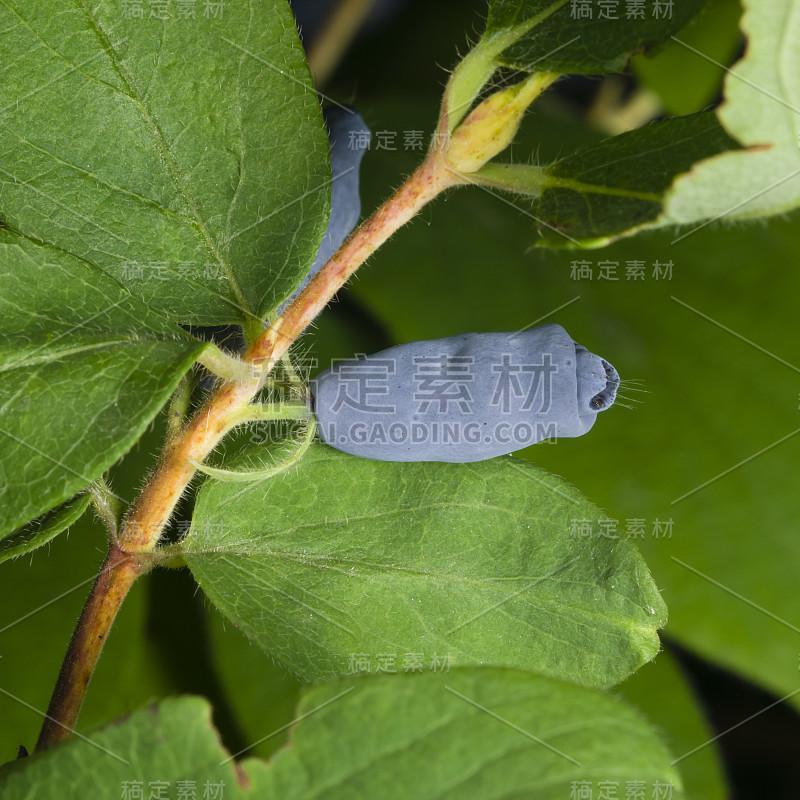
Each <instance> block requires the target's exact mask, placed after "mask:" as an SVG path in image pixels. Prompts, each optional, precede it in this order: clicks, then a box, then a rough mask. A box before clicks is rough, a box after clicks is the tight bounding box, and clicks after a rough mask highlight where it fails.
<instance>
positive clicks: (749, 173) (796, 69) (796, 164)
mask: <svg viewBox="0 0 800 800" xmlns="http://www.w3.org/2000/svg"><path fill="white" fill-rule="evenodd" d="M743 5H744V8H745V12H744V15H743V16H742V22H741V25H742V30H743V31H744V33H745V34H746V36H747V51H746V53H745V55H744V57H743V58H742V60H741V61H739V62H738V63H736V64H734V66H733V68H732V70H731V71H730V72H729V73H728V75H727V76H726V78H725V89H724V95H725V100H724V102H723V103H722V104H721V105H720V107H719V108H718V109H717V114H718V116H719V119H720V121H721V123H722V125H723V126H724V128H725V129H726V130H727V131H728V133H729V134H731V136H733V137H735V138H736V139H738V140H739V141H740V142H741V143H742V144H743V145H745V146H747V147H748V148H749V149H747V150H742V151H739V152H733V153H724V154H722V155H719V156H715V157H712V158H710V159H708V160H706V161H704V162H702V163H700V164H697V165H695V167H694V168H693V169H692V171H691V173H689V174H688V175H685V176H683V177H682V178H680V179H679V180H678V181H676V183H675V186H674V187H673V188H672V190H671V191H670V192H669V194H668V196H667V204H666V210H665V213H664V219H665V221H667V222H672V223H692V222H695V221H698V220H703V219H719V218H721V217H724V218H725V219H747V218H753V217H765V216H772V215H775V214H781V213H784V212H786V211H789V210H791V209H793V208H796V207H797V206H798V205H800V152H798V142H800V83H798V81H797V80H796V77H795V76H797V75H798V74H800V8H798V6H797V4H796V3H794V2H792V0H764V2H761V0H759V2H758V4H756V3H754V2H752V1H748V0H745V2H743Z"/></svg>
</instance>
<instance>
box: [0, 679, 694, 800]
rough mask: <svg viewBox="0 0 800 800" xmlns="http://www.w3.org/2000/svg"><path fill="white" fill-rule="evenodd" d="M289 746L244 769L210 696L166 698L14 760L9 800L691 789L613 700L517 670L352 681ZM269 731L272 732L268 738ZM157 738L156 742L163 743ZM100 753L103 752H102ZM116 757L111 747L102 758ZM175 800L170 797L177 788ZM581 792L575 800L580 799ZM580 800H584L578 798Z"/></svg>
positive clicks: (426, 797)
mask: <svg viewBox="0 0 800 800" xmlns="http://www.w3.org/2000/svg"><path fill="white" fill-rule="evenodd" d="M296 719H297V722H296V723H295V726H294V728H293V730H292V734H291V745H290V746H289V747H285V748H283V749H282V750H281V751H280V752H279V753H278V754H277V755H276V756H275V757H274V758H273V760H272V761H271V762H270V763H268V764H267V763H265V762H263V761H259V760H256V759H247V760H245V761H244V762H242V763H241V764H238V765H237V764H236V763H234V762H233V761H232V759H231V758H229V757H228V756H227V754H226V752H225V751H224V750H223V749H222V747H221V745H220V743H219V740H218V739H217V737H216V732H215V731H214V729H213V728H212V726H211V724H210V709H209V706H208V704H207V703H206V702H205V701H203V700H201V699H199V698H181V699H175V700H168V701H165V702H164V703H162V704H160V705H159V706H155V707H150V708H147V709H143V710H141V711H138V712H136V713H135V714H133V715H131V716H130V717H129V718H128V719H127V720H125V721H124V722H122V723H121V724H118V725H114V726H110V727H108V728H105V729H103V730H100V731H97V732H95V733H93V734H91V736H90V741H87V740H76V739H73V740H72V741H70V742H68V743H67V744H65V745H62V746H60V747H57V748H55V749H53V750H50V751H48V752H46V753H44V754H42V755H38V756H35V757H33V758H31V759H29V760H27V761H22V762H16V763H15V764H13V765H9V766H8V767H6V769H5V773H4V774H3V775H1V776H0V786H2V789H3V796H4V798H5V799H6V800H16V798H26V797H31V796H33V795H36V796H40V797H47V796H51V795H52V790H51V789H50V787H51V786H52V783H51V782H52V780H53V776H54V775H57V776H58V789H57V791H58V796H59V797H61V798H65V799H66V800H69V798H84V797H86V796H87V794H89V795H91V796H92V797H97V798H119V797H120V794H121V792H122V791H124V790H125V788H126V787H128V789H130V788H131V787H132V786H135V782H140V783H139V785H140V786H141V787H142V788H143V789H144V790H145V791H147V790H150V787H152V786H153V783H154V782H161V783H162V784H164V788H163V789H162V791H164V792H165V793H166V792H174V791H177V790H178V782H179V781H184V782H185V783H184V787H186V786H187V785H189V786H192V785H193V786H195V787H196V788H197V791H198V796H199V792H200V791H202V787H203V786H205V785H206V783H209V784H212V785H215V786H218V785H219V783H220V782H223V783H224V797H225V798H226V799H227V800H235V798H246V797H250V798H254V800H255V799H256V798H257V799H258V800H301V799H302V798H307V799H308V800H310V798H313V797H325V798H326V800H339V798H347V800H368V799H369V800H371V799H372V798H375V797H382V798H387V800H394V799H395V798H396V800H401V798H408V797H414V798H418V800H434V798H436V800H447V799H448V798H464V800H471V799H472V798H474V800H478V799H479V798H481V799H482V798H486V797H490V796H491V797H531V796H535V797H537V798H543V800H563V799H564V798H567V797H570V793H571V792H574V791H575V790H576V789H579V788H581V787H585V788H589V789H590V790H591V791H592V792H593V793H595V792H599V791H601V790H602V787H603V786H605V787H606V788H605V791H606V792H608V791H609V790H611V789H614V790H615V791H616V792H617V793H618V795H619V796H623V792H626V791H629V789H630V790H633V791H639V792H641V791H644V792H646V794H647V796H648V797H650V796H662V797H663V796H670V797H672V798H673V800H680V798H682V797H683V793H682V791H681V787H680V778H679V776H678V773H677V771H676V770H675V768H674V767H672V766H671V765H670V763H669V761H670V759H669V754H668V753H667V750H666V748H665V747H664V745H663V744H662V743H661V741H660V739H659V737H658V736H657V735H656V734H655V732H654V731H653V729H652V728H651V727H650V726H649V725H648V724H647V722H646V721H645V720H644V719H643V718H642V717H641V716H640V715H639V714H638V713H636V712H634V711H633V710H632V709H630V708H629V707H627V706H625V705H623V704H622V703H620V702H619V701H615V700H614V699H612V698H610V697H608V696H607V695H604V694H601V693H598V692H593V691H590V690H587V689H583V688H580V687H577V686H573V685H570V684H566V683H561V682H558V681H553V680H549V679H547V678H542V677H540V676H536V675H531V674H528V673H523V672H515V671H512V670H496V669H468V670H454V671H453V672H452V673H450V674H448V675H433V674H427V675H402V676H400V675H395V676H380V677H372V678H366V679H361V680H353V679H349V680H346V681H340V682H336V683H332V684H329V685H324V686H319V687H317V688H314V689H312V690H310V691H308V692H307V693H306V694H305V695H304V696H303V698H302V700H301V702H300V705H299V707H298V709H297V718H296ZM269 733H270V732H269V731H267V732H265V735H268V734H269ZM154 744H155V745H156V746H154ZM99 748H102V750H101V749H99ZM103 750H105V752H103ZM166 796H169V795H168V794H167V795H166ZM573 796H576V795H574V794H573ZM577 796H580V795H577Z"/></svg>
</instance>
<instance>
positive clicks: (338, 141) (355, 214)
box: [278, 106, 371, 314]
mask: <svg viewBox="0 0 800 800" xmlns="http://www.w3.org/2000/svg"><path fill="white" fill-rule="evenodd" d="M323 114H324V116H325V124H326V126H327V128H328V138H329V139H330V145H331V213H330V217H329V218H328V227H327V228H326V229H325V234H324V236H323V237H322V242H321V243H320V246H319V249H318V250H317V254H316V256H315V257H314V261H313V263H312V264H311V267H310V268H309V270H308V273H307V274H306V276H305V278H303V282H302V283H301V284H300V286H299V287H298V289H297V290H296V291H295V292H294V294H293V295H292V296H291V297H290V298H289V300H287V301H286V302H285V303H283V304H282V305H281V306H280V307H279V308H278V313H279V314H282V313H283V311H284V310H285V308H286V307H287V306H288V305H289V302H290V301H291V300H292V299H293V298H294V297H296V296H297V294H299V293H300V292H301V291H302V290H303V289H305V287H306V286H307V285H308V282H309V281H310V280H311V279H312V278H313V277H314V276H315V275H316V274H317V273H318V272H319V271H320V270H321V269H322V267H323V266H325V263H326V262H327V261H328V259H329V258H330V257H331V256H332V255H333V254H334V253H335V252H336V251H337V250H338V249H339V248H340V247H341V245H342V243H343V242H344V240H345V239H346V238H347V237H348V236H349V235H350V234H351V233H352V232H353V228H355V226H356V224H357V223H358V218H359V217H360V216H361V198H360V196H359V181H358V169H359V166H360V165H361V159H362V158H363V157H364V151H365V150H367V149H368V148H369V143H370V139H371V133H370V130H369V128H368V127H367V125H366V123H365V122H364V120H363V119H362V118H361V115H360V114H359V113H357V112H356V111H353V109H350V108H345V107H344V106H331V107H329V108H327V109H325V111H324V112H323Z"/></svg>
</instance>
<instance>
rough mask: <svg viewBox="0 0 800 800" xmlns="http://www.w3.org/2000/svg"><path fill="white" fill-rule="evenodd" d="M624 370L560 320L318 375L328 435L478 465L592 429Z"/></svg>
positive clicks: (344, 445) (379, 453)
mask: <svg viewBox="0 0 800 800" xmlns="http://www.w3.org/2000/svg"><path fill="white" fill-rule="evenodd" d="M618 385H619V375H618V374H617V371H616V370H615V369H614V367H612V366H611V364H609V363H608V362H607V361H605V360H604V359H602V358H600V357H598V356H596V355H593V354H592V353H590V352H589V351H588V350H587V349H586V348H585V347H583V346H581V345H579V344H577V343H575V342H574V341H573V340H572V339H571V338H570V336H569V334H567V332H566V331H565V330H564V329H563V328H562V327H561V326H560V325H552V324H548V325H541V326H539V327H538V328H533V329H531V330H526V331H521V332H519V333H465V334H461V335H459V336H450V337H448V338H446V339H434V340H431V341H419V342H407V343H405V344H401V345H397V346H395V347H390V348H389V349H387V350H382V351H381V352H379V353H375V354H374V355H371V356H361V357H359V358H356V359H353V360H350V361H343V362H340V363H338V364H336V365H334V366H333V367H331V368H330V369H327V370H325V371H324V372H323V373H321V374H320V375H318V376H317V377H316V378H315V380H314V381H312V386H311V390H312V393H313V396H314V410H315V413H316V416H317V421H318V424H319V432H320V436H321V437H322V439H323V441H325V442H326V443H327V444H329V445H331V446H332V447H335V448H337V449H338V450H342V451H344V452H346V453H351V454H352V455H356V456H362V457H364V458H372V459H377V460H379V461H450V462H467V461H482V460H484V459H487V458H494V457H496V456H500V455H504V454H507V453H512V452H514V451H515V450H520V449H521V448H523V447H527V446H529V445H531V444H535V443H536V442H540V441H542V440H543V439H551V438H559V437H575V436H581V435H582V434H584V433H586V432H587V431H588V430H589V429H590V428H591V427H592V425H593V424H594V421H595V417H596V416H597V414H598V413H599V412H600V411H604V410H605V409H607V408H609V407H610V406H611V405H612V404H613V403H614V399H615V397H616V391H617V387H618Z"/></svg>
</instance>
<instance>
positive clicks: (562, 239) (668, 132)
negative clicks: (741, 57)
mask: <svg viewBox="0 0 800 800" xmlns="http://www.w3.org/2000/svg"><path fill="white" fill-rule="evenodd" d="M736 148H738V145H737V144H736V142H735V141H734V140H733V139H731V138H730V137H729V136H728V135H727V134H726V133H725V131H724V130H723V129H722V127H721V126H720V124H719V122H717V120H716V118H715V116H714V115H713V114H711V113H706V114H695V115H692V116H687V117H678V118H676V119H670V120H666V121H663V122H655V123H653V124H651V125H647V126H645V127H643V128H639V129H638V130H634V131H631V132H629V133H623V134H621V135H619V136H614V137H612V138H610V139H606V140H605V141H603V142H601V143H599V144H595V145H591V146H588V147H582V148H580V149H578V150H577V151H575V152H574V153H572V154H571V155H568V156H566V157H564V158H562V159H559V160H558V161H556V162H555V163H553V164H550V165H548V166H545V167H538V166H532V165H519V164H488V165H487V166H485V167H484V168H483V169H482V170H480V171H479V172H478V173H477V174H476V178H478V179H481V180H482V181H483V182H485V184H486V185H488V186H490V187H491V186H494V187H496V188H499V189H508V190H510V191H516V192H519V193H520V194H522V195H526V194H527V195H533V197H534V198H535V199H531V200H528V199H527V198H524V197H523V198H522V199H521V203H522V205H523V206H524V207H525V208H527V207H529V206H532V209H533V219H534V220H535V221H536V222H537V226H538V229H539V233H540V234H541V235H542V237H543V238H542V241H543V242H545V243H547V244H549V245H558V246H562V247H563V246H566V247H574V246H577V245H578V244H580V243H589V244H597V243H599V242H602V243H607V242H608V241H610V240H612V239H613V238H614V237H615V236H619V235H621V234H628V235H629V234H631V233H633V232H635V231H636V230H637V229H639V228H642V227H644V226H645V225H648V224H652V223H654V222H655V221H656V219H657V218H658V217H659V215H660V214H661V211H662V208H663V200H664V192H665V191H666V190H667V189H668V188H669V186H670V184H671V183H672V181H673V180H674V178H675V176H676V175H679V174H681V173H684V172H687V171H688V170H689V169H691V167H692V165H693V164H694V163H695V162H696V161H700V160H701V159H703V158H706V157H707V156H709V155H710V154H714V153H720V152H723V151H725V150H730V149H736ZM518 202H519V201H518Z"/></svg>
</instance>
